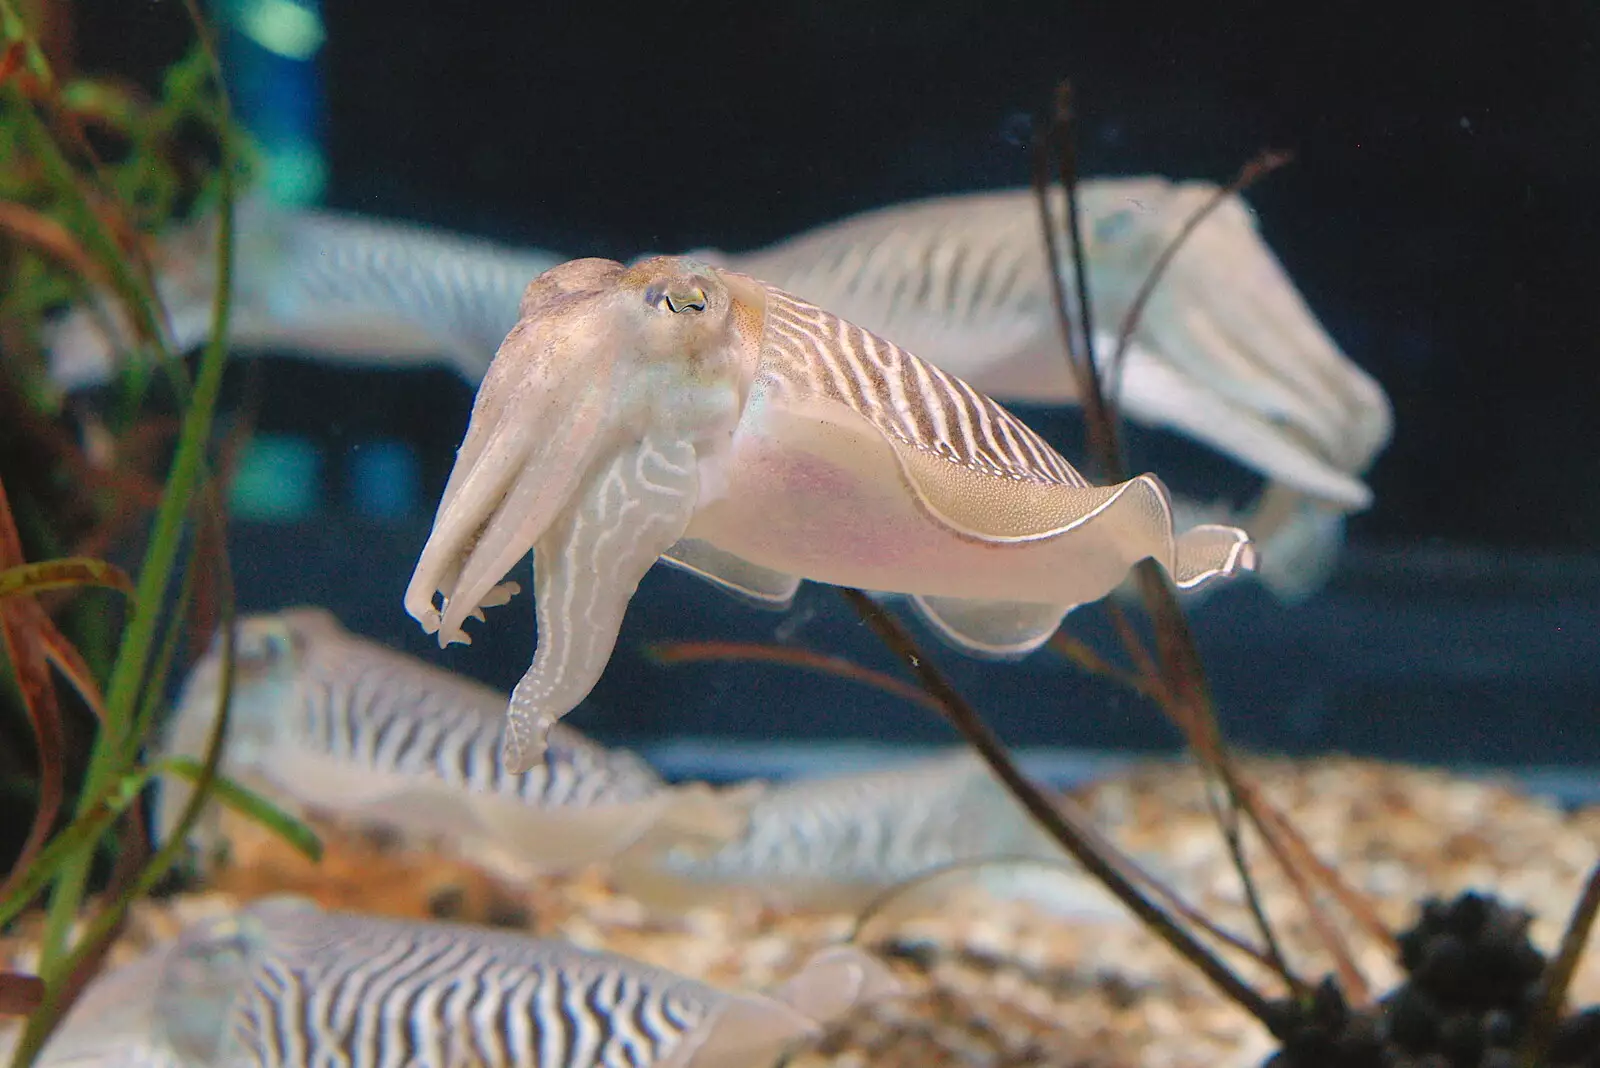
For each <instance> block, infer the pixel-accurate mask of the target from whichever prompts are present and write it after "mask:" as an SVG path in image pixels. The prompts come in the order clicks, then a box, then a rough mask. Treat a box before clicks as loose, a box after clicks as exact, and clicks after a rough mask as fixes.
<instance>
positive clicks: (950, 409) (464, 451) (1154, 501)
mask: <svg viewBox="0 0 1600 1068" xmlns="http://www.w3.org/2000/svg"><path fill="white" fill-rule="evenodd" d="M530 548H531V549H532V550H533V557H534V596H535V602H536V603H535V610H536V613H537V617H538V626H539V642H538V648H537V649H536V651H535V654H534V658H533V664H532V666H530V667H529V669H528V672H527V674H526V675H524V676H523V678H522V680H521V682H519V683H518V684H517V688H516V690H515V691H514V692H513V694H512V697H511V703H510V710H509V716H510V719H509V723H508V725H507V730H506V746H507V753H506V763H507V766H508V767H510V768H512V769H513V770H516V769H520V768H524V767H527V766H528V764H529V763H530V762H531V761H532V760H534V759H535V758H536V757H537V756H538V755H539V753H540V752H542V750H543V747H544V736H545V733H546V732H547V731H548V730H549V728H550V726H551V725H552V724H554V723H555V722H556V721H557V720H559V719H560V718H561V717H562V716H564V715H566V713H567V712H569V711H570V710H571V709H572V708H574V707H575V706H576V705H577V704H578V703H579V702H580V701H582V700H583V698H584V697H585V696H587V695H588V693H589V691H590V690H591V689H592V688H593V686H594V684H595V683H596V682H597V681H598V680H599V677H600V673H601V672H602V671H603V670H604V668H605V665H606V662H607V661H608V660H609V659H610V656H611V652H612V650H613V648H614V647H615V644H616V639H617V632H618V630H619V629H620V626H621V623H622V617H623V613H624V611H625V610H626V608H627V605H628V602H629V600H630V599H631V598H632V596H633V593H634V590H635V589H637V587H638V584H639V581H640V580H641V579H642V578H643V577H644V574H645V572H646V571H648V570H649V568H650V567H651V566H652V565H653V564H654V563H655V562H656V560H658V559H661V560H665V561H666V562H667V563H669V564H673V565H675V566H678V567H681V568H684V569H686V570H689V571H692V572H694V573H696V574H699V575H701V576H702V577H704V578H706V579H708V580H709V581H712V582H714V583H716V584H718V585H720V586H722V587H724V588H725V589H728V590H730V591H732V592H735V593H738V594H740V595H742V596H744V597H747V598H749V599H752V600H754V601H756V602H758V603H762V604H769V605H774V606H778V607H781V606H784V605H786V604H788V602H789V601H790V599H791V598H792V597H793V595H794V592H795V589H796V588H797V587H798V585H799V583H800V580H801V579H812V580H814V581H817V582H825V583H831V584H835V585H850V586H859V587H862V588H866V589H870V590H877V591H883V592H889V593H900V594H907V595H910V596H911V597H912V598H913V601H914V603H915V604H916V605H917V607H918V608H919V609H920V611H921V612H922V614H923V615H924V616H925V617H926V618H927V619H928V621H929V622H930V623H931V624H932V625H933V626H934V627H935V628H936V629H937V630H938V631H939V632H940V633H941V634H942V635H943V636H944V637H945V638H946V639H947V640H948V641H949V642H950V643H951V644H953V645H954V646H956V647H957V648H960V649H962V650H964V651H966V652H969V653H974V654H978V655H988V656H1001V657H1009V656H1022V655H1026V654H1027V653H1029V652H1032V651H1033V650H1034V649H1036V648H1038V647H1039V646H1040V645H1042V644H1043V643H1044V641H1045V640H1046V639H1047V638H1048V637H1049V636H1050V634H1051V633H1053V632H1054V631H1055V629H1056V628H1057V626H1059V625H1060V622H1061V618H1062V617H1063V616H1064V615H1065V614H1066V613H1067V612H1068V611H1070V610H1071V608H1072V607H1074V606H1076V605H1079V604H1083V603H1085V602H1088V601H1094V600H1098V599H1100V598H1101V597H1104V596H1105V595H1106V594H1108V593H1109V592H1111V590H1112V589H1113V588H1115V587H1116V586H1117V585H1118V584H1119V583H1120V582H1121V581H1122V579H1123V577H1124V576H1125V575H1126V573H1127V571H1128V569H1129V568H1130V567H1132V566H1133V565H1134V564H1136V563H1138V562H1139V561H1140V560H1143V559H1146V558H1153V559H1155V560H1156V561H1158V562H1159V563H1160V564H1161V565H1162V566H1163V567H1164V568H1165V569H1166V571H1167V572H1168V574H1169V575H1170V576H1171V577H1172V579H1173V581H1174V582H1175V583H1176V584H1177V585H1178V586H1179V587H1180V588H1184V589H1189V588H1193V587H1196V586H1199V585H1202V584H1204V583H1206V582H1208V581H1210V580H1213V579H1216V578H1221V577H1224V576H1228V575H1232V574H1235V573H1237V572H1239V571H1244V570H1251V569H1253V568H1254V567H1255V550H1254V548H1253V547H1252V545H1251V544H1250V540H1249V537H1248V536H1247V535H1246V534H1245V533H1244V532H1243V531H1242V530H1239V529H1238V528H1236V527H1230V526H1222V525H1216V524H1203V525H1200V526H1196V527H1194V528H1192V529H1190V530H1188V531H1186V532H1184V533H1183V534H1181V535H1179V534H1177V533H1175V532H1174V530H1173V521H1172V502H1171V498H1170V497H1169V495H1168V493H1167V490H1166V488H1165V487H1164V486H1163V485H1162V483H1161V482H1160V480H1159V479H1157V478H1156V477H1155V476H1154V475H1148V474H1146V475H1140V476H1138V477H1137V478H1133V479H1130V480H1129V481H1127V482H1123V483H1120V484H1118V485H1114V486H1095V485H1091V484H1090V483H1089V482H1088V481H1087V480H1086V479H1085V478H1084V477H1083V476H1082V475H1081V474H1079V473H1078V471H1077V470H1076V469H1074V468H1073V466H1072V465H1071V464H1070V463H1068V462H1067V461H1066V460H1065V459H1063V458H1062V457H1061V456H1060V455H1059V454H1058V453H1057V452H1056V451H1055V450H1053V449H1052V448H1051V447H1050V446H1049V445H1048V444H1047V443H1046V442H1045V441H1044V440H1043V439H1042V438H1040V437H1039V436H1038V435H1037V434H1036V433H1034V432H1033V431H1032V430H1030V429H1029V428H1028V427H1027V426H1026V425H1024V424H1023V423H1022V422H1021V421H1020V420H1018V419H1017V418H1016V417H1015V416H1013V415H1012V414H1011V413H1010V412H1008V411H1006V410H1005V409H1004V408H1001V407H1000V406H999V405H998V404H996V403H995V402H994V401H992V400H990V399H989V398H988V397H986V396H984V395H983V394H981V393H979V392H977V391H976V390H974V389H973V388H972V387H971V386H969V385H967V384H966V383H965V382H963V381H961V380H960V379H958V378H955V377H953V376H951V375H948V374H946V373H944V372H942V371H940V370H938V369H937V368H935V367H933V366H932V365H930V364H928V363H925V362H924V361H922V360H919V359H918V358H917V357H915V356H913V355H911V354H910V353H908V352H905V351H903V350H901V349H900V348H898V347H897V346H895V345H894V344H893V343H891V342H889V341H886V340H884V339H883V338H880V337H877V336H876V335H874V334H871V333H869V332H868V331H865V330H862V329H861V328H859V327H857V326H855V325H853V324H851V323H848V322H846V321H844V320H842V319H840V318H838V317H837V316H834V315H832V314H830V313H829V312H827V311H824V310H823V309H821V308H819V307H817V306H815V305H812V304H809V303H807V302H806V301H803V300H801V299H799V298H797V297H795V296H793V295H791V294H789V293H786V292H784V291H782V290H780V289H777V288H775V287H773V286H771V285H768V284H767V283H764V282H761V281H759V280H757V279H755V278H751V277H749V276H747V275H743V274H739V273H736V272H733V271H730V270H725V269H721V268H716V267H711V266H709V265H706V264H704V263H701V262H699V261H697V260H692V259H687V258H682V257H670V256H662V257H655V258H652V259H648V260H644V261H641V262H639V263H636V264H635V265H633V266H632V267H628V268H625V267H623V265H622V264H619V263H615V262H613V261H610V260H599V259H584V260H573V261H571V262H569V263H565V264H562V265H560V266H558V267H555V268H552V269H551V270H549V271H546V272H545V273H544V274H542V275H540V276H539V277H538V278H537V279H535V280H534V281H533V282H532V283H531V284H530V285H529V286H528V289H527V292H526V293H525V294H524V296H523V300H522V307H521V315H520V318H519V321H518V322H517V325H516V326H515V327H514V328H513V329H512V330H511V333H510V334H509V335H507V337H506V340H505V342H504V343H503V344H502V345H501V346H500V350H499V352H498V353H497V354H496V356H495V358H494V360H493V362H492V363H491V364H490V366H489V371H488V373H487V375H486V376H485V378H484V381H483V385H482V387H481V388H480V389H479V391H478V396H477V400H476V402H475V403H474V405H473V411H472V418H471V421H470V423H469V425H468V427H467V433H466V437H465V440H464V441H463V442H462V445H461V448H460V450H459V451H458V453H457V456H456V463H455V467H454V469H453V470H452V472H451V475H450V479H449V482H448V484H447V485H446V486H445V491H444V496H443V499H442V500H441V501H440V504H439V510H438V513H437V514H436V516H435V518H434V524H433V531H432V533H431V534H430V535H429V537H428V541H427V544H426V545H425V546H424V547H423V550H422V554H421V558H420V559H419V560H418V562H417V568H416V572H415V574H414V575H413V576H412V579H411V583H410V585H409V587H408V588H407V590H406V595H405V605H406V610H407V611H408V612H409V613H410V614H411V615H412V616H413V617H414V618H416V619H417V620H418V622H419V623H421V625H422V626H423V628H424V629H425V630H427V631H429V632H431V633H437V634H438V635H439V640H440V644H441V645H442V644H447V643H449V642H453V641H460V642H465V641H468V640H469V639H468V637H467V635H466V633H465V631H464V630H463V629H462V625H463V623H464V621H465V620H466V618H467V617H468V616H472V615H481V609H482V608H483V607H490V606H493V605H495V604H500V603H504V601H505V600H506V599H507V598H508V597H509V596H510V595H511V594H512V593H515V592H516V586H515V584H512V583H507V584H503V585H502V584H501V579H503V578H504V577H505V575H506V574H507V572H509V571H510V570H511V569H512V568H513V567H514V566H515V565H516V563H517V562H518V561H519V560H520V559H521V558H522V557H523V555H524V554H525V553H527V551H528V550H529V549H530ZM436 594H438V595H442V600H440V601H438V602H437V603H436V601H435V595H436Z"/></svg>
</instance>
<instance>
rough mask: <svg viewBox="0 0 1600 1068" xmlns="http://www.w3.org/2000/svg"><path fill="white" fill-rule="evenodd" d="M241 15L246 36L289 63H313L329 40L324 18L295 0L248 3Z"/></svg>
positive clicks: (241, 8) (238, 17)
mask: <svg viewBox="0 0 1600 1068" xmlns="http://www.w3.org/2000/svg"><path fill="white" fill-rule="evenodd" d="M237 12H238V13H237V14H236V15H235V16H234V18H235V25H237V26H238V27H239V29H240V30H241V31H242V32H243V33H244V34H245V36H247V37H249V38H250V39H251V40H252V41H254V42H255V43H256V44H258V45H260V46H261V47H262V48H265V49H266V50H267V51H268V52H272V53H273V54H275V55H280V56H283V57H284V58H285V59H297V60H306V59H310V58H311V57H312V56H314V55H316V53H317V49H319V48H321V47H322V42H323V41H324V40H326V39H327V32H326V31H325V30H324V29H323V28H322V16H321V15H319V14H318V13H317V12H316V11H314V10H312V9H311V8H309V7H304V6H302V5H300V4H297V3H295V2H294V0H245V2H244V3H241V4H239V6H238V8H237Z"/></svg>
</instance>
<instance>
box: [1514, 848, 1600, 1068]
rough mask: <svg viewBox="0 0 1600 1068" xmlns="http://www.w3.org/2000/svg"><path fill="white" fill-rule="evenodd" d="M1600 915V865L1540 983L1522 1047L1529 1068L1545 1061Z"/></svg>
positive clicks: (1579, 900) (1584, 890) (1523, 1057)
mask: <svg viewBox="0 0 1600 1068" xmlns="http://www.w3.org/2000/svg"><path fill="white" fill-rule="evenodd" d="M1596 913H1600V863H1596V864H1595V866H1594V867H1593V868H1590V869H1589V879H1588V881H1587V882H1586V883H1584V886H1583V893H1582V894H1580V895H1579V896H1578V903H1577V904H1576V905H1574V906H1573V908H1572V918H1571V919H1570V920H1568V921H1567V929H1566V931H1565V932H1563V934H1562V935H1561V948H1559V949H1558V950H1556V956H1555V959H1554V960H1552V961H1551V962H1550V964H1549V966H1548V967H1547V968H1546V969H1545V973H1544V978H1543V979H1542V980H1541V981H1540V984H1539V986H1540V990H1539V1008H1538V1012H1537V1013H1536V1014H1535V1016H1534V1018H1533V1022H1532V1023H1531V1024H1530V1025H1529V1027H1528V1034H1527V1038H1526V1040H1525V1042H1524V1043H1523V1047H1522V1063H1523V1065H1524V1066H1525V1068H1534V1066H1535V1065H1538V1064H1541V1063H1543V1061H1544V1053H1545V1050H1546V1049H1548V1048H1549V1046H1550V1040H1551V1038H1553V1037H1554V1035H1555V1029H1556V1022H1557V1021H1558V1020H1559V1019H1560V1018H1561V1010H1562V1009H1563V1008H1564V1007H1565V1006H1566V1002H1567V989H1568V988H1569V987H1570V986H1571V985H1572V976H1573V975H1574V973H1576V972H1577V970H1578V960H1579V959H1580V958H1581V957H1582V956H1583V950H1584V947H1585V946H1587V945H1588V944H1589V935H1590V933H1591V932H1592V931H1593V930H1594V919H1595V914H1596Z"/></svg>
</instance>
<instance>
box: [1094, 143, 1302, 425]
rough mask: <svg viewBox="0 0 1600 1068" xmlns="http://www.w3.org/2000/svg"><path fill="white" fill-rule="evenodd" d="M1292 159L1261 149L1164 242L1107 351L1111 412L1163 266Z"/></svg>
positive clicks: (1116, 403) (1107, 376) (1120, 391)
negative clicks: (1226, 207) (1215, 216)
mask: <svg viewBox="0 0 1600 1068" xmlns="http://www.w3.org/2000/svg"><path fill="white" fill-rule="evenodd" d="M1293 159H1294V154H1293V153H1292V152H1284V151H1281V150H1277V149H1266V150H1263V151H1262V152H1261V153H1259V154H1258V155H1257V156H1256V157H1255V158H1254V159H1252V160H1251V161H1250V162H1249V163H1246V164H1245V165H1244V166H1243V167H1241V168H1240V169H1239V173H1238V174H1236V175H1235V176H1234V178H1233V181H1231V182H1229V183H1228V184H1227V185H1225V186H1223V187H1222V188H1221V189H1219V190H1217V191H1216V193H1214V194H1213V195H1212V197H1211V199H1210V200H1208V201H1206V203H1205V206H1203V207H1202V208H1201V209H1200V210H1199V211H1197V212H1195V213H1194V214H1193V215H1191V216H1189V218H1188V219H1186V220H1185V221H1184V224H1183V226H1182V227H1181V228H1180V229H1179V230H1178V233H1177V235H1176V236H1175V237H1173V239H1172V240H1171V241H1169V242H1167V246H1166V248H1163V249H1162V250H1161V254H1160V255H1159V256H1157V257H1156V262H1155V263H1154V264H1152V265H1151V267H1150V271H1149V273H1148V274H1146V275H1145V276H1144V281H1143V282H1141V283H1140V284H1139V291H1138V292H1137V293H1135V294H1134V297H1133V301H1132V303H1130V304H1129V305H1128V311H1127V314H1125V315H1124V316H1123V317H1122V326H1121V328H1120V329H1119V330H1118V331H1117V347H1116V348H1115V349H1113V350H1112V351H1111V359H1110V360H1108V361H1106V381H1107V382H1108V383H1110V386H1109V388H1108V389H1107V390H1106V393H1107V395H1108V396H1109V397H1110V398H1111V401H1112V407H1113V410H1114V411H1115V410H1118V409H1120V407H1121V405H1120V404H1119V399H1120V398H1121V396H1122V364H1123V358H1124V357H1125V356H1126V355H1127V353H1128V345H1129V344H1130V343H1132V341H1133V335H1134V332H1135V331H1136V330H1137V329H1138V327H1139V320H1140V319H1141V318H1143V317H1144V309H1145V305H1147V304H1149V303H1150V297H1151V295H1152V294H1154V293H1155V291H1156V285H1157V284H1158V283H1159V282H1160V281H1161V278H1162V276H1163V275H1165V274H1166V273H1167V267H1168V266H1170V265H1171V263H1172V260H1173V257H1175V256H1176V255H1177V254H1178V250H1179V249H1181V248H1183V246H1184V243H1185V242H1187V241H1188V240H1189V235H1190V234H1192V233H1194V232H1195V230H1197V229H1199V227H1200V224H1201V223H1203V222H1205V221H1206V219H1207V218H1208V217H1210V215H1211V213H1212V212H1214V211H1216V210H1217V208H1218V207H1220V206H1221V205H1222V203H1223V202H1224V201H1226V200H1227V199H1228V198H1229V197H1231V196H1237V195H1239V194H1240V193H1242V192H1244V191H1245V190H1246V189H1248V188H1250V187H1251V186H1252V185H1254V184H1256V182H1258V181H1260V180H1261V179H1262V178H1265V177H1266V176H1267V175H1269V174H1271V173H1272V172H1273V171H1275V170H1277V169H1278V168H1279V167H1282V166H1283V165H1284V164H1286V163H1288V162H1290V161H1291V160H1293Z"/></svg>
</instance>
